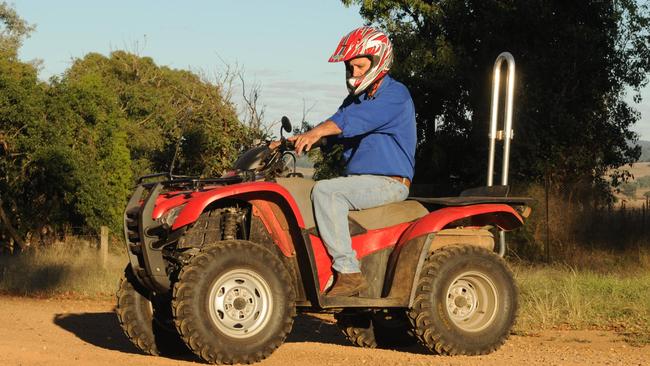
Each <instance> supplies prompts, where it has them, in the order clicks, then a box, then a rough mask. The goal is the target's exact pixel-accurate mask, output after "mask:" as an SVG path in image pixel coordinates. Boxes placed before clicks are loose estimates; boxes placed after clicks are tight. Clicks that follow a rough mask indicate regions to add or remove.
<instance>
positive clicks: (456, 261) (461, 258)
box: [408, 245, 518, 355]
mask: <svg viewBox="0 0 650 366" xmlns="http://www.w3.org/2000/svg"><path fill="white" fill-rule="evenodd" d="M517 294H518V290H517V286H516V284H515V281H514V279H513V276H512V272H511V271H510V270H509V269H508V267H507V265H506V263H505V262H504V261H503V259H501V258H500V257H499V256H497V255H496V254H494V253H493V252H490V251H488V250H486V249H484V248H479V247H475V246H470V245H454V246H450V247H446V248H443V249H441V250H437V251H435V252H433V253H431V254H429V257H428V258H427V259H426V260H425V262H424V265H423V267H422V269H421V273H420V277H419V280H418V283H417V287H416V290H415V298H414V303H413V307H412V308H411V310H410V311H409V313H408V316H409V318H410V320H411V322H412V324H413V326H414V328H415V331H416V335H417V337H418V339H419V341H420V342H421V343H422V344H423V345H424V346H425V347H427V348H429V349H430V350H431V351H433V352H436V353H439V354H446V355H460V354H462V355H479V354H487V353H490V352H493V351H495V350H496V349H497V348H499V347H500V346H501V345H502V344H503V343H504V342H505V341H506V339H507V338H508V336H509V333H510V330H511V328H512V325H513V323H514V320H515V316H516V313H517V307H518V303H517Z"/></svg>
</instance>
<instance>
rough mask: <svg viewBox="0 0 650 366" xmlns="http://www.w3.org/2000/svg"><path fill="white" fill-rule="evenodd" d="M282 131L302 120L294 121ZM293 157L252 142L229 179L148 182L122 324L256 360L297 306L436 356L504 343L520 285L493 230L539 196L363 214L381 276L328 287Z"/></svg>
mask: <svg viewBox="0 0 650 366" xmlns="http://www.w3.org/2000/svg"><path fill="white" fill-rule="evenodd" d="M283 128H285V130H286V131H290V130H291V127H290V124H289V122H288V120H286V119H284V118H283ZM291 158H293V159H295V156H293V155H292V153H291V151H290V146H288V143H287V142H286V140H283V143H282V145H281V146H280V147H279V148H278V149H276V150H273V151H272V150H270V149H269V148H268V146H267V145H266V144H264V145H261V146H257V147H254V148H252V149H250V150H248V151H247V152H245V153H244V154H243V155H242V156H241V157H240V158H239V159H238V160H237V161H236V163H235V171H234V172H232V173H230V174H227V175H225V176H223V177H221V178H215V179H198V178H187V177H176V176H168V177H167V178H168V180H165V181H161V182H154V183H142V182H143V181H144V180H146V179H151V178H156V177H160V176H162V175H153V176H148V177H143V178H145V179H141V180H140V184H139V185H138V186H137V188H136V189H135V192H134V194H133V196H132V197H131V199H130V200H129V203H128V205H127V207H126V211H125V214H124V228H125V229H124V235H125V237H126V242H127V247H128V254H129V259H130V264H129V265H128V266H127V268H126V270H125V276H124V278H123V279H122V280H121V283H120V288H119V291H118V293H117V300H118V305H117V315H118V317H119V320H120V324H121V325H122V328H123V329H124V332H125V333H126V335H127V336H128V337H129V339H130V340H131V341H132V342H133V343H134V344H135V345H136V346H137V347H138V348H139V349H141V350H142V351H144V352H146V353H150V354H160V353H166V352H167V353H170V352H173V351H175V350H178V349H179V348H182V347H185V345H186V346H187V347H188V348H190V349H191V350H192V351H193V352H194V353H196V354H197V355H198V356H200V357H201V358H202V359H204V360H205V361H207V362H211V363H226V364H231V363H251V362H256V361H259V360H262V359H264V358H265V357H267V356H269V355H270V354H271V353H272V352H273V351H274V350H275V349H276V348H278V347H279V346H280V345H281V344H282V342H283V341H284V339H285V338H286V336H287V335H288V334H289V333H290V332H291V328H292V325H293V319H294V316H295V315H296V311H297V309H299V310H307V311H311V312H334V313H335V317H336V319H337V321H338V324H339V326H340V327H341V329H342V330H343V332H344V334H345V335H346V337H347V338H348V339H349V340H350V341H351V342H352V343H354V344H356V345H358V346H362V347H376V346H386V347H391V346H398V345H405V344H408V343H409V342H412V341H415V340H417V341H419V342H420V343H422V344H423V345H424V346H426V347H427V348H428V349H430V350H431V351H432V352H435V353H440V354H450V355H455V354H467V355H476V354H485V353H489V352H492V351H494V350H496V349H497V348H498V347H499V346H500V345H502V344H503V343H504V341H505V340H506V338H507V337H508V334H509V332H510V330H511V328H512V325H513V322H514V319H515V315H516V312H517V287H516V285H515V282H514V280H513V276H512V273H511V272H510V270H509V269H508V267H507V266H506V263H505V262H504V260H503V259H502V258H501V257H500V256H499V255H497V254H496V253H495V241H494V236H493V232H494V231H497V230H501V231H508V230H513V229H515V228H517V227H519V226H521V225H522V224H523V222H524V219H523V218H524V217H526V216H527V214H528V213H529V212H530V209H529V208H528V205H529V199H527V198H518V197H508V196H507V194H506V193H507V192H506V187H504V186H497V187H483V188H480V189H474V190H471V191H469V192H468V193H470V194H471V195H467V194H465V195H461V196H459V197H450V198H409V199H408V200H406V201H404V202H399V203H392V204H389V205H385V206H381V207H377V208H372V209H368V210H362V211H352V212H350V215H349V223H350V233H351V235H352V243H353V247H354V249H355V250H356V252H357V254H358V257H359V259H360V261H361V268H362V271H363V273H364V274H365V276H366V278H367V279H368V282H369V285H370V286H369V288H368V289H367V290H366V291H364V292H363V293H361V294H360V296H358V297H328V296H326V295H325V292H326V290H327V289H328V286H330V284H331V282H332V269H331V264H332V262H331V258H330V257H329V256H328V254H327V252H326V250H325V247H324V246H323V243H322V241H321V239H320V238H319V235H318V231H317V230H316V225H315V222H314V215H313V211H312V202H311V198H310V191H311V189H312V187H313V185H314V181H313V180H310V179H305V178H303V177H301V174H299V173H296V171H295V160H294V168H293V169H289V167H290V166H291V164H290V161H291ZM287 162H289V164H288V163H287Z"/></svg>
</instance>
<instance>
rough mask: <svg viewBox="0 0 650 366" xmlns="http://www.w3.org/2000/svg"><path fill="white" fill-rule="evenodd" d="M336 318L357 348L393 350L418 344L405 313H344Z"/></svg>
mask: <svg viewBox="0 0 650 366" xmlns="http://www.w3.org/2000/svg"><path fill="white" fill-rule="evenodd" d="M335 318H336V324H337V325H338V326H339V328H340V329H341V331H342V332H343V335H345V338H347V339H348V340H349V341H350V342H351V343H352V344H354V345H355V346H359V347H366V348H387V349H393V348H400V347H408V346H411V345H413V344H415V343H416V342H417V339H416V338H415V335H414V333H413V330H412V326H411V323H410V322H409V320H408V318H407V317H406V314H405V312H404V311H389V312H377V313H371V312H357V311H349V312H346V311H343V312H340V313H338V314H336V315H335Z"/></svg>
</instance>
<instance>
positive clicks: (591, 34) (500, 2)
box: [343, 0, 650, 198]
mask: <svg viewBox="0 0 650 366" xmlns="http://www.w3.org/2000/svg"><path fill="white" fill-rule="evenodd" d="M343 3H344V4H347V5H350V4H359V5H361V15H362V16H363V17H364V18H365V19H366V20H367V21H368V22H369V23H372V24H376V25H377V26H379V27H381V28H383V29H385V30H387V31H388V32H389V33H390V35H391V39H392V40H393V44H394V49H395V54H396V62H395V64H394V67H393V69H392V74H393V75H394V76H395V77H396V78H397V79H399V80H400V81H402V82H404V83H405V84H406V85H407V86H408V87H409V89H410V91H411V94H412V95H413V98H414V102H415V104H416V112H417V121H418V134H419V142H420V145H419V149H418V153H417V160H416V178H415V179H416V180H418V181H420V182H433V183H436V185H437V188H438V192H444V191H458V190H459V189H461V188H463V187H467V186H468V185H481V184H485V183H484V182H485V171H486V169H485V166H486V160H487V159H486V157H487V152H486V150H487V139H486V136H487V127H488V126H487V125H488V120H489V108H490V92H491V90H490V86H491V74H492V66H493V63H494V60H495V59H496V57H497V55H498V54H499V53H500V52H502V51H509V52H511V53H512V54H513V55H514V57H515V60H516V62H517V83H516V90H515V116H514V121H515V126H514V129H515V142H514V143H513V149H512V155H511V156H512V159H511V171H512V172H514V173H515V174H514V175H511V177H512V178H514V179H515V180H519V181H534V180H538V181H539V180H541V179H542V177H544V176H549V177H551V178H552V179H553V181H554V182H557V184H558V185H560V186H564V187H572V188H571V189H569V190H570V191H572V192H571V193H576V194H582V195H583V196H585V195H586V196H588V195H590V194H592V192H598V194H597V196H598V197H604V196H607V193H605V192H609V190H608V189H607V184H606V182H605V177H604V176H605V174H606V172H607V171H608V170H609V169H613V168H618V167H620V166H623V165H624V164H627V163H631V162H634V161H635V160H636V159H637V158H638V156H639V154H640V149H639V148H638V147H637V146H635V145H634V144H633V142H635V141H636V139H637V136H636V135H635V133H633V132H632V131H631V130H630V127H631V126H632V125H633V124H634V123H635V122H637V121H638V120H639V114H638V113H637V112H636V111H635V110H634V109H633V108H632V107H631V106H630V105H629V104H628V103H626V102H625V100H624V97H625V93H626V91H627V90H633V91H634V92H635V93H637V95H636V100H637V101H640V95H638V92H639V90H640V88H642V87H643V86H644V85H646V84H647V82H648V72H649V70H650V31H649V29H650V28H649V25H650V14H649V12H648V6H647V3H645V2H644V3H640V2H636V1H634V0H615V1H601V0H591V1H582V2H566V1H559V0H553V1H541V0H525V1H524V0H490V1H482V0H481V1H478V0H476V1H474V0H470V1H467V0H444V1H421V0H380V1H363V0H343ZM630 142H632V144H630ZM497 161H499V160H497ZM625 177H626V173H625V172H624V171H621V170H616V171H615V172H614V174H613V178H614V180H613V181H614V184H617V183H618V182H620V181H621V180H623V179H624V178H625ZM569 190H567V192H568V191H569ZM573 191H575V192H573ZM444 193H449V192H444ZM583 198H587V197H583Z"/></svg>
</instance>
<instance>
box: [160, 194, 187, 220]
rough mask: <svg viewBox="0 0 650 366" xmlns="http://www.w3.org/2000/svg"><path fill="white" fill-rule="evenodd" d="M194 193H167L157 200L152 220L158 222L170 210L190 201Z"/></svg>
mask: <svg viewBox="0 0 650 366" xmlns="http://www.w3.org/2000/svg"><path fill="white" fill-rule="evenodd" d="M191 193H192V192H191V191H190V192H167V193H164V194H161V195H160V196H158V197H157V198H156V206H155V207H154V208H153V212H152V215H151V216H152V218H153V219H154V220H157V219H159V218H160V216H162V215H163V214H164V213H165V212H167V211H168V210H169V209H171V208H174V207H176V206H180V205H182V204H183V203H185V202H187V201H189V200H190V198H191V196H190V194H191Z"/></svg>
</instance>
